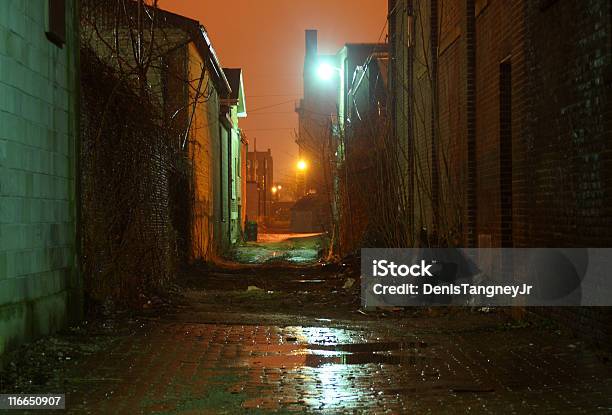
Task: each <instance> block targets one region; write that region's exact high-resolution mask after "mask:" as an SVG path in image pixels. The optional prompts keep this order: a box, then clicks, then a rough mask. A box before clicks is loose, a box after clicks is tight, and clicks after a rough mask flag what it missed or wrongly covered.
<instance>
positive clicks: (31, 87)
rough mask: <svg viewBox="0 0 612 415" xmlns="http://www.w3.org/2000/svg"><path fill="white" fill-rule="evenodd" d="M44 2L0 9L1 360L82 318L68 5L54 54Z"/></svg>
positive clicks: (74, 46)
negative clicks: (25, 343)
mask: <svg viewBox="0 0 612 415" xmlns="http://www.w3.org/2000/svg"><path fill="white" fill-rule="evenodd" d="M47 3H48V2H47V1H46V0H2V1H0V357H1V356H2V355H3V354H4V352H6V351H7V350H9V349H11V348H13V347H14V346H16V345H17V344H19V343H21V342H23V341H27V340H30V339H33V338H35V337H37V336H40V335H43V334H47V333H50V332H53V331H55V330H57V329H59V328H61V327H63V326H65V325H66V324H67V323H68V322H69V320H71V319H73V318H74V319H78V318H79V317H80V310H81V307H80V301H79V298H80V292H81V290H80V288H81V284H80V281H79V278H78V273H77V271H76V269H77V268H76V251H75V239H76V238H75V216H76V208H75V206H76V205H75V180H74V179H75V175H74V171H75V157H74V155H75V144H76V143H75V138H76V132H77V127H78V122H77V118H76V114H77V98H76V97H77V92H78V90H77V85H78V84H77V70H76V68H77V67H78V43H77V40H78V36H77V33H76V30H75V22H76V18H75V16H76V12H75V10H74V7H75V6H74V0H67V1H66V33H67V39H66V44H65V45H64V46H63V48H59V47H58V46H56V45H55V44H53V43H51V42H50V41H49V40H48V39H47V37H46V35H45V32H46V27H47V17H46V16H47V9H46V8H47ZM69 317H70V318H69ZM0 363H1V359H0Z"/></svg>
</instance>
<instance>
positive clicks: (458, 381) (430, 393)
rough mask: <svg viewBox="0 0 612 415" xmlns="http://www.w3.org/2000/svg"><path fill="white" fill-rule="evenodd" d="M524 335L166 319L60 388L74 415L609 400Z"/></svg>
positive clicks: (590, 369) (497, 409)
mask: <svg viewBox="0 0 612 415" xmlns="http://www.w3.org/2000/svg"><path fill="white" fill-rule="evenodd" d="M523 338H524V340H520V341H518V342H517V341H516V339H513V340H512V341H511V342H509V341H508V338H507V336H506V335H505V334H503V333H502V334H496V333H490V334H488V335H487V341H486V342H482V341H481V340H482V339H479V338H478V336H473V335H470V334H468V335H465V336H463V335H452V336H449V335H442V334H434V333H430V334H426V335H417V334H410V333H403V334H402V335H401V336H395V335H392V334H390V333H389V332H379V331H375V330H373V329H371V328H366V327H362V328H357V329H352V330H349V329H340V328H334V327H324V326H320V327H278V326H247V325H237V324H183V323H164V324H162V325H160V326H157V327H156V328H153V329H152V330H150V331H146V332H145V333H142V334H141V335H138V336H130V338H126V339H124V340H123V341H121V342H119V343H117V344H116V346H115V348H114V349H113V350H111V351H110V353H106V354H104V355H99V356H97V357H96V358H95V359H91V360H90V361H88V362H87V363H86V364H85V365H84V366H82V367H81V368H80V369H79V370H80V372H81V373H82V372H83V371H86V373H87V377H88V378H91V379H104V378H105V377H110V376H109V375H110V374H113V373H121V378H120V379H118V378H117V377H115V378H114V381H112V382H108V383H104V382H99V381H98V382H95V383H90V384H89V385H90V386H91V387H88V388H83V384H82V382H83V380H82V378H83V376H82V375H79V376H80V378H77V377H76V375H75V378H74V379H80V380H78V381H77V380H71V379H68V380H67V387H68V390H72V388H74V390H75V391H76V392H74V393H69V398H70V399H71V402H74V403H77V402H79V403H80V404H78V405H77V406H76V407H75V410H76V412H77V413H79V411H78V410H82V409H85V408H86V407H90V408H91V407H92V405H93V406H95V407H96V408H101V410H112V411H114V412H118V413H137V412H145V413H149V412H153V413H217V412H220V413H236V412H240V411H250V410H256V409H260V410H287V411H296V412H312V411H314V412H327V413H338V412H352V411H358V412H368V413H379V412H391V413H398V412H406V411H416V412H417V413H422V412H425V411H435V410H436V409H438V411H435V412H440V410H442V409H444V410H442V412H443V413H447V412H454V411H456V412H465V411H467V410H471V411H472V412H476V413H508V412H512V411H515V412H516V413H525V412H528V413H533V412H538V411H544V412H546V411H548V412H549V413H558V412H560V413H564V412H568V408H571V409H572V411H570V412H572V413H574V412H579V411H577V410H576V409H580V408H590V410H589V411H588V413H593V412H597V410H596V408H597V405H599V407H600V409H602V408H609V407H610V404H611V402H610V399H611V397H612V394H610V391H611V390H612V389H611V388H612V384H611V383H610V380H609V377H602V372H601V367H599V366H598V365H597V362H596V361H591V360H585V359H576V358H575V356H568V355H566V354H564V353H563V352H564V347H563V346H562V345H559V347H553V348H552V349H551V348H547V349H542V348H541V347H540V345H539V344H538V343H539V339H538V337H537V336H532V335H530V334H529V333H528V335H523V336H521V339H523ZM547 347H548V346H547ZM544 350H545V351H544ZM579 379H580V380H579ZM585 379H588V381H585ZM83 402H87V403H89V406H87V404H84V403H83ZM568 402H571V406H568ZM594 402H597V405H595V406H594ZM79 405H80V406H79ZM470 408H471V409H470ZM451 409H453V411H451ZM130 411H133V412H130ZM190 411H191V412H190ZM101 413H103V411H101Z"/></svg>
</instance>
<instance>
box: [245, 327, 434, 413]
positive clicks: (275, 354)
mask: <svg viewBox="0 0 612 415" xmlns="http://www.w3.org/2000/svg"><path fill="white" fill-rule="evenodd" d="M278 340H279V341H278V343H276V342H271V343H270V342H268V343H267V344H258V345H254V347H253V348H252V349H251V350H250V352H249V354H248V357H247V358H246V359H245V360H244V361H243V365H244V366H247V367H249V369H250V370H252V371H253V373H254V374H257V379H258V381H259V382H263V383H265V384H268V382H271V383H270V386H273V385H274V380H273V379H274V378H273V377H272V376H274V375H273V374H277V375H278V376H282V377H284V378H289V379H291V378H293V379H298V380H297V381H296V382H295V383H294V387H292V388H291V389H290V390H289V391H288V390H287V389H285V386H282V385H281V386H280V387H279V389H276V387H275V388H274V390H273V391H271V392H272V393H271V394H270V397H269V398H257V399H255V400H252V401H249V402H248V403H245V407H260V408H262V407H274V408H276V409H278V408H279V407H280V405H281V403H280V402H281V401H279V400H278V399H276V398H275V396H283V402H285V403H287V402H301V404H305V405H307V406H308V407H310V408H311V409H313V410H315V411H317V410H332V411H333V410H336V409H342V410H345V409H348V408H351V407H353V408H355V407H357V406H358V405H359V402H363V400H364V399H366V400H371V399H374V400H384V399H388V395H389V394H388V389H389V388H390V385H389V384H388V383H387V382H386V381H385V380H383V381H382V382H381V374H383V373H388V375H382V376H388V377H389V381H390V379H391V378H392V377H394V376H396V374H397V373H406V374H407V373H412V374H413V375H412V376H411V379H419V374H421V377H422V376H427V377H430V376H431V377H438V378H439V373H438V370H437V369H435V367H437V366H438V365H439V362H438V359H437V358H435V357H433V356H432V355H431V352H430V346H431V344H426V343H424V342H420V341H412V342H390V341H381V339H380V338H378V337H373V336H372V335H371V334H369V333H367V332H365V331H352V330H346V329H335V328H327V327H326V328H322V327H287V328H285V329H284V330H283V332H282V334H281V335H280V337H279V339H278ZM262 372H263V373H264V375H263V377H261V376H262V375H261V374H262ZM383 379H384V378H383ZM296 386H297V387H296ZM392 395H393V396H395V393H394V394H392Z"/></svg>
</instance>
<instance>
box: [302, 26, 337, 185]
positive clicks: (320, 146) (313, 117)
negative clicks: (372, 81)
mask: <svg viewBox="0 0 612 415" xmlns="http://www.w3.org/2000/svg"><path fill="white" fill-rule="evenodd" d="M317 44H318V40H317V31H316V30H307V31H306V55H305V57H304V74H303V76H304V97H303V98H302V99H301V100H300V103H299V105H298V107H297V108H296V112H297V113H298V116H299V130H298V136H297V140H296V143H297V145H298V148H299V156H300V159H302V160H304V161H305V162H306V163H307V166H308V167H307V170H306V171H304V172H298V180H297V181H298V189H297V194H298V196H300V195H305V194H307V193H309V192H311V191H312V192H315V193H320V194H329V193H330V191H331V189H330V185H331V180H330V174H331V171H330V165H331V164H332V160H333V152H331V149H332V148H333V147H334V146H333V145H330V139H331V130H332V125H333V121H334V119H335V117H336V115H337V109H336V104H337V92H336V91H337V88H338V82H339V79H338V76H337V74H336V73H335V72H334V73H333V74H332V76H331V77H330V79H329V80H327V81H324V80H321V79H320V77H319V73H318V72H319V67H320V65H321V64H323V63H324V64H326V65H328V67H329V68H336V66H337V65H336V59H335V56H334V55H322V54H319V52H318V46H317ZM332 70H334V69H332Z"/></svg>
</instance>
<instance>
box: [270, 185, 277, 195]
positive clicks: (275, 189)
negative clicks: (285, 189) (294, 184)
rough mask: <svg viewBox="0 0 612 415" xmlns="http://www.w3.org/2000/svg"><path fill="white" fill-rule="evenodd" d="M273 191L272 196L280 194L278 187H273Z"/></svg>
mask: <svg viewBox="0 0 612 415" xmlns="http://www.w3.org/2000/svg"><path fill="white" fill-rule="evenodd" d="M271 190H272V194H273V195H274V194H276V192H278V187H276V186H273V187H272V189H271Z"/></svg>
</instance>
